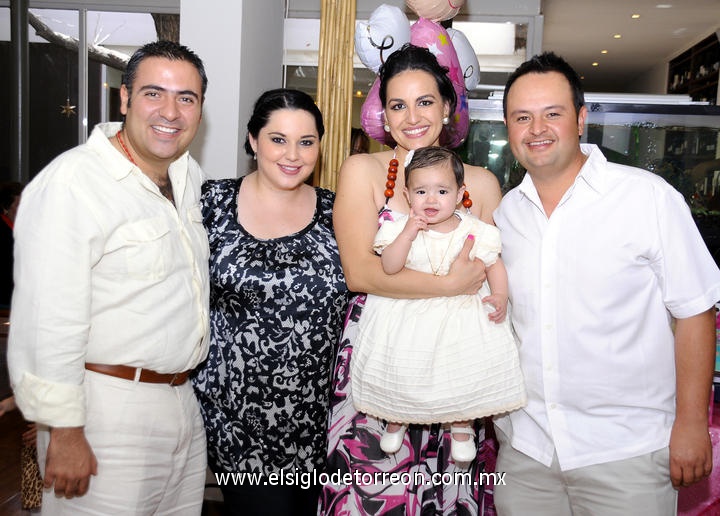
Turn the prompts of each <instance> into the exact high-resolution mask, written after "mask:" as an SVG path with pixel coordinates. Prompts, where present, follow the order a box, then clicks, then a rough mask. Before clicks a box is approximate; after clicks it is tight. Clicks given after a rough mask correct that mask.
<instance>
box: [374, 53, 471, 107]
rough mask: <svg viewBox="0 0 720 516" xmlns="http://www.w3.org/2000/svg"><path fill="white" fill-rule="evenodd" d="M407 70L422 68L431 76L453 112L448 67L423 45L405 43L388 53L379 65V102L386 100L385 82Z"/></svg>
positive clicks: (455, 102)
mask: <svg viewBox="0 0 720 516" xmlns="http://www.w3.org/2000/svg"><path fill="white" fill-rule="evenodd" d="M407 70H422V71H423V72H427V73H429V74H430V75H432V76H433V78H434V79H435V82H436V83H437V87H438V91H439V92H440V96H441V97H442V98H443V99H444V100H446V101H447V102H448V104H449V105H450V113H454V112H455V107H456V106H457V95H456V94H455V88H454V87H453V84H452V81H451V80H450V77H449V76H448V69H447V68H446V67H444V66H442V65H441V64H440V63H438V60H437V58H436V57H435V56H434V55H433V53H432V52H430V50H428V49H427V48H425V47H418V46H415V45H413V44H411V43H406V44H405V45H403V46H402V47H400V48H399V49H398V50H396V51H395V52H393V53H392V54H390V56H389V57H388V58H387V59H386V60H385V62H384V63H383V64H382V66H381V67H380V72H379V76H380V91H379V95H380V102H381V103H382V105H383V106H385V103H386V101H387V84H388V82H389V81H390V79H392V78H393V77H395V76H396V75H397V74H399V73H401V72H405V71H407Z"/></svg>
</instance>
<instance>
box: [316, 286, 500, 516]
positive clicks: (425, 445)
mask: <svg viewBox="0 0 720 516" xmlns="http://www.w3.org/2000/svg"><path fill="white" fill-rule="evenodd" d="M364 303H365V296H364V295H360V296H356V297H354V298H353V299H352V301H351V303H350V306H349V308H348V313H347V317H346V320H345V327H344V330H343V335H342V337H341V341H340V345H339V349H338V355H337V360H336V363H335V368H334V371H333V382H332V387H331V388H332V392H331V394H330V415H329V425H328V466H327V478H326V479H324V480H326V481H327V482H325V483H324V487H323V491H322V495H321V499H320V509H319V514H321V515H358V516H359V515H369V514H372V515H375V514H377V515H381V514H382V515H398V516H399V515H403V516H405V515H475V514H487V515H494V514H495V508H494V505H493V499H492V492H493V482H494V480H495V478H496V477H495V476H494V475H492V473H493V471H494V468H495V458H496V450H497V447H496V444H495V440H494V438H493V436H491V435H490V434H491V432H492V430H490V429H491V428H492V425H491V424H490V420H489V419H486V420H482V421H481V420H478V421H475V429H476V439H477V443H478V452H477V456H476V458H475V460H473V461H472V462H471V463H470V464H457V465H456V464H455V463H454V462H453V460H452V458H451V457H450V432H449V427H448V426H447V425H440V424H436V425H428V426H423V425H411V426H410V427H409V429H408V431H407V433H406V434H405V440H404V442H403V445H402V448H401V449H400V451H398V452H397V453H395V454H392V455H390V456H388V455H387V454H385V452H383V451H382V450H381V449H380V438H381V437H382V434H383V431H384V429H385V421H382V420H378V419H375V418H373V417H371V416H367V415H365V414H362V413H358V412H357V411H356V410H355V408H354V406H353V402H352V393H351V391H350V383H351V382H350V361H351V360H352V350H353V342H354V340H355V338H356V336H357V323H358V320H359V318H360V314H361V312H362V309H363V306H364ZM486 428H488V429H489V431H488V434H487V435H486V433H485V429H486Z"/></svg>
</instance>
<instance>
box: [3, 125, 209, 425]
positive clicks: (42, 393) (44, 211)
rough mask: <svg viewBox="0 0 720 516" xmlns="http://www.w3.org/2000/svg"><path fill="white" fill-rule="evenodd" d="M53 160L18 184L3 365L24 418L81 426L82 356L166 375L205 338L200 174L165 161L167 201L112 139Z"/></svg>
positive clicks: (186, 363)
mask: <svg viewBox="0 0 720 516" xmlns="http://www.w3.org/2000/svg"><path fill="white" fill-rule="evenodd" d="M119 129H120V124H119V123H108V124H100V125H98V126H97V127H96V128H95V130H94V131H93V133H92V135H91V136H90V138H89V139H88V141H87V143H86V144H84V145H80V146H79V147H76V148H74V149H72V150H69V151H67V152H65V153H64V154H62V155H61V156H59V157H58V158H56V159H55V160H54V161H53V162H52V163H50V164H49V165H48V166H47V167H45V169H44V170H43V171H42V172H40V174H38V176H37V177H35V179H34V180H33V181H31V183H30V184H29V185H28V186H27V188H25V190H24V191H23V195H22V200H21V203H20V208H19V210H18V216H17V220H16V222H15V291H14V294H13V301H12V306H11V318H10V335H9V344H8V364H9V368H10V378H11V383H12V385H13V389H14V391H15V396H16V401H17V404H18V406H19V407H20V409H21V410H22V412H23V415H24V416H25V417H26V418H27V419H29V420H32V421H37V422H40V423H44V424H47V425H50V426H82V425H84V424H85V399H84V393H83V387H82V384H83V379H84V375H85V363H86V362H93V363H101V364H123V365H128V366H132V367H142V368H147V369H153V370H155V371H158V372H161V373H174V372H180V371H185V370H187V369H191V368H193V367H195V366H196V365H197V364H198V363H199V362H200V361H202V360H203V359H204V358H205V356H206V354H207V347H208V337H207V335H208V297H209V287H208V254H209V252H208V241H207V236H206V234H205V230H204V228H203V224H202V216H201V212H200V206H199V198H200V187H201V183H202V171H201V170H200V167H199V166H198V164H197V163H196V162H195V161H194V160H193V159H192V158H191V157H190V156H189V154H188V153H185V154H184V155H183V156H181V157H180V158H179V159H178V160H177V161H175V162H173V163H172V164H171V166H170V169H169V174H170V180H171V182H172V186H173V194H174V198H175V203H176V204H175V206H173V204H172V203H171V202H170V201H168V200H167V199H166V198H165V197H163V195H162V194H161V193H160V191H159V189H158V187H157V186H156V185H155V183H153V182H152V181H151V180H150V179H149V178H148V177H147V176H146V175H145V174H143V173H142V171H141V170H140V169H139V168H138V167H137V166H135V165H133V164H132V163H130V162H129V161H128V160H127V159H126V158H125V157H124V156H123V155H122V154H121V153H120V152H118V151H117V150H116V149H115V148H114V147H113V146H112V144H111V143H110V141H109V140H108V138H109V137H110V136H113V135H114V134H115V133H116V132H117V131H118V130H119Z"/></svg>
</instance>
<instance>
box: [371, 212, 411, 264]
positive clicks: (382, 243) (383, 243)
mask: <svg viewBox="0 0 720 516" xmlns="http://www.w3.org/2000/svg"><path fill="white" fill-rule="evenodd" d="M407 219H408V217H407V215H400V216H398V217H397V219H396V220H385V219H383V220H382V221H381V222H380V227H379V228H378V232H377V233H376V234H375V241H374V242H373V252H375V253H376V254H382V252H383V249H385V248H386V247H387V246H388V245H390V244H391V243H392V242H393V241H395V239H396V238H397V237H398V235H399V234H400V233H401V232H402V230H403V228H404V227H405V223H406V222H407Z"/></svg>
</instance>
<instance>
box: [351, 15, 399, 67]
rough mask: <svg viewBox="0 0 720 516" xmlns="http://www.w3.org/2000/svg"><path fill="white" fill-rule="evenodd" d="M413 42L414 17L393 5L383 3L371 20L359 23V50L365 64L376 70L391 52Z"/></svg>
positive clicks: (357, 35) (356, 29)
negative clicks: (408, 16)
mask: <svg viewBox="0 0 720 516" xmlns="http://www.w3.org/2000/svg"><path fill="white" fill-rule="evenodd" d="M409 42H410V21H409V20H408V19H407V16H405V13H403V12H402V10H401V9H400V8H399V7H395V6H393V5H387V4H382V5H380V6H379V7H378V8H377V9H375V10H374V11H373V12H372V14H371V15H370V18H369V19H368V22H367V23H365V22H358V23H357V24H356V25H355V52H357V55H358V57H359V58H360V61H361V62H362V64H364V65H365V66H367V67H368V68H369V69H370V70H372V71H373V72H375V73H378V70H380V66H381V65H382V64H383V63H384V62H385V59H387V57H388V56H389V55H390V54H392V53H393V52H395V51H396V50H397V49H399V48H400V47H401V46H403V45H404V44H405V43H409Z"/></svg>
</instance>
